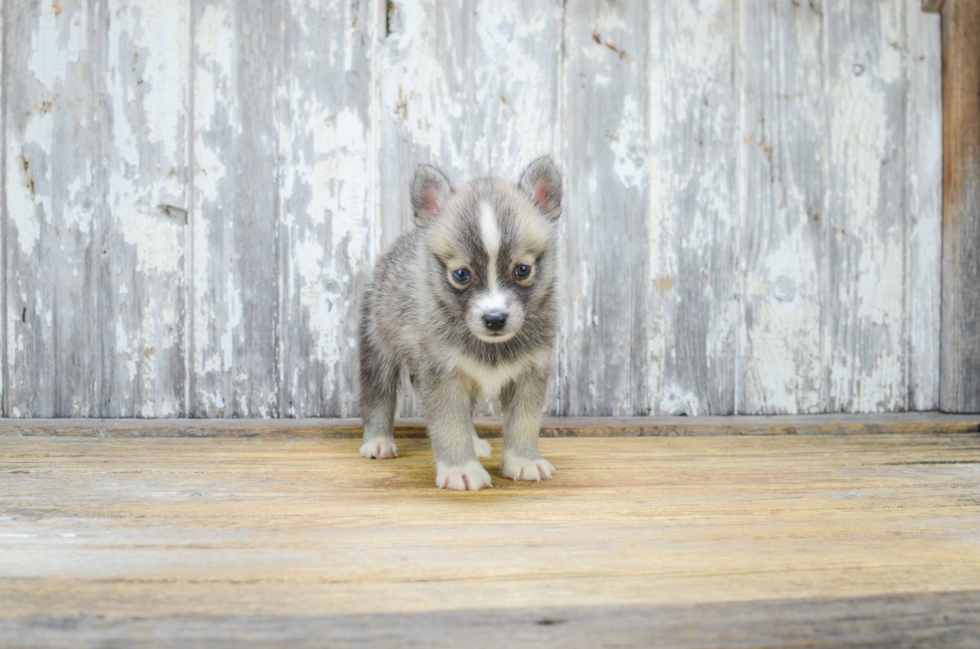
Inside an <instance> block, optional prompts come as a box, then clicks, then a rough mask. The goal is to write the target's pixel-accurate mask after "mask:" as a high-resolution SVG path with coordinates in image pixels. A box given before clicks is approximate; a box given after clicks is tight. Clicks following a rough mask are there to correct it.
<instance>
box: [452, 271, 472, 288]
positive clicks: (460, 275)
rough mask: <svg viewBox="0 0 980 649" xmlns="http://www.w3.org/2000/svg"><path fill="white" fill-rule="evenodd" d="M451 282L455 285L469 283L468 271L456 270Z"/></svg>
mask: <svg viewBox="0 0 980 649" xmlns="http://www.w3.org/2000/svg"><path fill="white" fill-rule="evenodd" d="M453 281H454V282H456V283H457V284H466V283H467V282H469V281H470V271H468V270H466V269H465V268H457V269H456V270H454V271H453Z"/></svg>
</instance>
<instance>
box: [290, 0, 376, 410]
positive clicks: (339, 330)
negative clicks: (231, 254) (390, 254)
mask: <svg viewBox="0 0 980 649" xmlns="http://www.w3.org/2000/svg"><path fill="white" fill-rule="evenodd" d="M287 4H288V8H289V10H288V12H287V14H286V17H285V32H284V41H283V42H284V60H283V69H282V80H281V88H280V93H281V95H282V96H283V97H284V98H285V101H284V104H285V106H284V109H283V111H282V113H281V115H282V122H281V124H280V141H281V147H280V149H281V151H282V152H283V156H284V158H283V171H282V174H281V177H280V202H281V207H280V210H281V214H282V223H281V225H280V234H279V236H280V241H281V250H282V254H281V259H280V268H281V274H282V279H281V281H282V296H283V297H282V304H281V313H282V315H281V322H282V326H281V334H280V357H281V367H282V377H281V381H282V399H283V401H282V414H283V416H289V417H311V416H327V417H349V416H352V415H353V414H354V412H355V409H356V394H357V356H356V339H357V327H358V314H357V306H358V305H357V303H356V302H357V297H358V296H359V295H360V293H361V291H362V289H363V287H364V284H365V281H366V279H367V276H368V273H369V271H370V269H371V266H372V265H373V262H374V259H375V257H376V251H377V249H378V243H379V239H380V235H381V232H380V224H379V212H378V202H377V192H378V184H379V163H378V160H379V155H378V146H379V143H378V141H377V137H376V133H375V131H376V128H375V115H374V113H375V111H376V97H375V92H374V89H375V83H374V78H373V75H374V74H375V73H376V66H375V57H376V53H377V43H378V37H379V35H378V27H379V26H380V25H381V22H380V21H381V18H382V17H381V15H380V13H379V11H378V9H379V8H381V6H382V5H381V3H379V2H361V1H359V0H333V1H331V2H326V3H319V4H313V5H311V4H310V3H308V2H306V1H305V0H291V1H290V2H289V3H287Z"/></svg>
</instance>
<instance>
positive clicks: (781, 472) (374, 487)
mask: <svg viewBox="0 0 980 649" xmlns="http://www.w3.org/2000/svg"><path fill="white" fill-rule="evenodd" d="M978 441H980V436H978V434H977V433H971V434H960V435H941V434H938V435H937V434H930V435H921V434H907V435H887V434H884V435H851V436H848V435H842V436H800V435H797V436H773V437H761V436H760V437H724V436H721V437H697V438H691V437H687V438H685V437H660V438H637V439H624V438H619V439H596V438H580V439H545V440H543V441H542V444H541V447H542V449H541V450H542V452H543V453H544V454H545V455H546V456H547V457H549V458H550V459H551V460H552V462H554V464H555V466H556V467H557V468H558V471H557V473H556V477H555V479H554V480H552V481H549V482H545V483H532V484H526V483H510V482H505V481H503V480H502V479H500V478H499V477H498V478H495V482H496V484H495V487H496V488H494V489H492V490H486V491H481V492H479V493H471V494H459V493H448V492H445V491H441V490H438V489H436V488H435V487H434V486H433V485H432V471H433V469H432V466H431V455H430V453H429V449H428V444H427V443H426V442H424V441H423V440H417V441H416V440H405V441H403V442H402V443H401V444H400V450H401V451H402V457H400V458H398V459H397V460H392V461H386V462H381V461H367V460H363V459H362V458H360V457H358V456H357V446H358V444H359V442H358V441H357V440H354V439H350V440H324V439H302V438H297V439H179V440H175V439H113V440H105V439H95V438H70V437H58V438H37V437H35V438H25V437H12V436H3V437H0V458H2V460H0V491H2V493H3V494H4V498H3V500H2V501H0V545H2V548H3V550H2V552H0V633H2V634H3V638H2V641H3V644H5V645H11V644H13V645H16V643H17V642H24V641H25V640H24V638H30V639H32V640H36V642H37V643H39V644H44V643H48V644H51V643H53V641H54V640H53V639H56V638H63V637H65V636H64V635H63V634H65V633H67V632H69V631H72V630H74V631H75V632H76V636H75V639H76V644H79V645H80V646H84V645H82V644H81V643H82V642H83V641H84V642H89V643H94V642H95V641H96V640H98V639H103V640H105V639H106V638H118V639H119V641H120V642H121V643H122V644H126V642H125V640H126V639H135V638H145V637H147V636H146V634H147V633H148V632H149V631H150V630H152V632H153V634H154V638H155V640H156V642H159V643H166V642H172V641H173V639H175V638H176V639H179V638H181V637H182V636H181V634H182V633H190V634H193V637H196V638H199V643H200V644H207V642H213V643H216V644H217V643H219V642H220V640H219V636H221V634H222V632H228V631H231V630H232V629H233V628H235V629H238V631H236V633H240V634H242V635H241V638H240V639H242V640H246V639H247V634H249V633H250V632H253V631H254V632H261V634H269V635H259V636H257V637H258V639H260V640H262V639H264V640H266V642H267V643H269V644H273V642H274V641H279V640H281V639H282V638H284V637H286V636H288V635H289V634H291V633H296V632H297V631H298V630H310V629H315V628H317V626H318V625H319V624H322V622H317V620H321V619H322V618H324V617H328V616H345V617H342V618H340V619H339V620H338V621H337V625H336V626H335V628H337V629H347V632H348V633H349V634H350V635H349V636H348V637H347V640H346V642H349V643H356V642H358V641H364V640H365V639H370V638H374V639H375V640H377V641H378V642H380V641H381V639H378V638H377V636H375V635H373V634H369V633H367V632H365V631H364V630H363V628H362V626H363V623H358V620H357V618H351V617H346V616H368V615H371V616H376V617H375V618H374V620H375V621H376V622H381V621H390V622H391V625H390V626H384V627H382V626H379V625H378V624H375V628H377V629H380V628H387V629H388V630H389V631H391V632H392V633H396V632H398V631H402V630H407V629H411V628H413V625H415V624H419V623H421V622H422V621H424V620H426V619H428V620H429V621H431V622H433V623H434V624H443V623H446V624H448V625H449V627H450V629H452V628H453V627H455V626H456V625H458V624H463V625H468V624H472V623H474V621H475V620H479V619H483V620H495V619H508V618H509V619H511V620H512V622H511V624H517V622H516V621H514V620H516V619H521V620H525V622H524V624H527V618H526V617H524V616H527V615H533V616H534V617H533V618H532V619H533V620H534V621H535V622H537V621H538V620H541V619H547V620H552V621H554V624H553V626H559V627H560V626H561V625H562V624H563V622H558V620H567V619H568V618H570V617H574V618H576V619H580V618H581V619H589V618H595V617H598V616H600V615H605V616H611V617H612V619H617V618H619V619H620V620H621V624H619V625H618V627H617V628H618V629H619V631H618V633H621V634H624V635H621V636H618V637H620V638H624V639H628V640H630V641H631V642H634V643H639V644H643V642H642V638H644V637H649V636H648V635H644V634H649V633H651V632H653V631H657V630H660V631H662V632H663V633H665V634H666V635H665V637H664V638H663V643H664V644H667V645H668V646H669V645H670V643H671V642H676V643H678V644H679V645H680V646H689V645H684V644H683V643H684V642H689V641H690V639H691V638H692V637H695V638H696V637H706V638H708V637H710V639H711V640H712V642H709V641H708V640H707V639H706V640H705V641H704V642H703V643H702V644H700V645H694V646H746V645H747V644H748V645H752V646H759V645H765V646H783V644H791V643H790V639H794V638H795V640H794V642H795V643H796V645H797V646H798V645H799V644H807V645H808V646H810V645H813V646H821V644H820V643H821V642H823V643H825V644H826V643H830V642H831V641H832V640H835V639H836V640H837V641H840V637H838V636H835V635H833V633H834V632H835V631H836V630H841V631H842V632H845V633H851V634H857V633H863V634H871V635H867V636H860V637H865V638H866V639H867V644H868V645H870V646H881V644H882V642H883V640H881V639H882V638H886V639H891V640H892V641H893V643H892V644H894V643H897V644H898V645H899V646H916V645H914V644H912V640H915V639H916V638H919V639H920V640H922V641H921V642H920V645H919V646H923V645H924V644H928V643H927V640H928V639H931V640H932V641H934V642H936V643H938V645H942V646H957V645H955V644H944V643H943V642H942V638H954V639H955V638H957V637H960V638H962V637H964V636H957V635H956V633H958V632H962V633H965V632H966V630H967V629H972V628H973V627H972V626H970V625H973V626H976V624H977V621H978V611H977V605H976V591H977V590H980V589H978V584H980V549H978V546H977V544H976V542H975V530H976V528H977V525H978V524H980V504H978V503H980V487H978V482H977V467H978V466H980V444H978ZM493 447H494V454H495V458H494V459H491V460H488V461H487V462H486V465H487V467H488V469H489V470H490V471H491V473H492V474H494V475H498V470H499V459H498V458H499V452H500V445H499V442H498V441H494V442H493ZM957 591H961V592H957ZM944 593H946V594H945V595H944ZM721 602H726V604H721ZM641 611H646V612H649V613H650V614H651V615H649V616H647V617H644V616H642V615H641V614H640V612H641ZM711 611H717V612H718V615H717V616H715V615H711ZM858 611H860V612H861V614H860V615H857V614H856V612H858ZM845 612H850V613H852V614H851V615H846V614H845ZM904 614H907V615H909V616H911V617H912V619H914V620H921V621H926V620H930V621H931V623H930V624H929V625H928V628H921V629H917V627H916V625H915V624H909V623H908V622H909V620H908V618H906V621H905V622H903V621H902V620H901V616H902V615H904ZM418 615H427V616H429V617H428V618H425V617H415V616H418ZM377 616H380V617H377ZM451 617H455V619H456V620H457V622H456V623H453V622H451V621H450V618H451ZM736 618H737V620H736ZM719 619H722V620H724V619H728V620H732V622H733V626H728V627H726V626H724V625H721V624H720V623H719V622H718V620H719ZM670 620H672V622H671V621H670ZM822 620H827V623H826V624H821V621H822ZM861 620H865V621H864V622H862V621H861ZM874 620H879V622H876V621H874ZM880 620H893V623H892V624H882V623H880ZM569 623H571V622H569ZM188 625H189V626H188ZM399 625H403V626H399ZM665 625H666V626H665ZM535 626H538V625H537V624H535ZM541 626H548V624H543V625H541ZM554 631H555V632H556V633H558V632H559V631H560V629H554ZM583 633H584V631H583ZM752 633H755V634H757V635H751V634H752ZM889 633H891V634H892V635H890V636H889V635H888V634H889ZM28 634H30V635H28ZM59 634H62V635H59ZM113 634H119V635H117V636H113ZM703 634H708V635H703ZM742 634H750V635H749V636H748V637H749V638H756V640H755V642H752V641H751V640H749V639H746V636H744V635H742ZM758 634H761V635H758ZM767 634H774V635H771V636H770V635H767ZM781 634H789V635H786V636H784V635H781ZM793 634H800V635H795V636H794V635H793ZM930 634H931V635H930ZM768 637H772V638H774V639H773V640H772V642H771V643H769V644H768V645H766V643H763V642H761V641H760V640H759V638H768ZM846 637H848V638H854V637H859V636H855V635H847V636H846ZM972 637H974V638H975V635H974V636H972ZM45 638H48V640H45ZM804 638H807V639H809V642H805V641H804ZM923 638H925V639H923ZM254 639H255V636H253V640H254ZM780 639H781V640H780ZM777 640H780V642H782V643H783V644H780V643H779V642H777ZM739 643H741V644H739ZM885 644H889V643H885ZM934 646H935V645H934ZM960 646H968V645H960Z"/></svg>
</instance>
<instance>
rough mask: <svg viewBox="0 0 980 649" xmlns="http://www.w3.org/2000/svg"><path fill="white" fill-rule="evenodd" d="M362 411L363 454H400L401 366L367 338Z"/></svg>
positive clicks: (364, 342) (363, 351)
mask: <svg viewBox="0 0 980 649" xmlns="http://www.w3.org/2000/svg"><path fill="white" fill-rule="evenodd" d="M360 351H361V414H362V416H363V417H364V441H363V443H362V444H361V457H366V458H377V459H379V460H386V459H388V458H393V457H398V447H397V446H395V430H394V423H395V404H396V403H397V401H398V371H399V367H398V365H397V364H395V363H394V362H393V360H392V359H390V358H387V357H386V356H385V355H384V354H382V353H380V350H379V349H378V348H377V346H376V345H374V344H373V343H372V342H371V341H369V340H366V337H362V339H361V350H360Z"/></svg>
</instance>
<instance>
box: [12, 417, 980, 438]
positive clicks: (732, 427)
mask: <svg viewBox="0 0 980 649" xmlns="http://www.w3.org/2000/svg"><path fill="white" fill-rule="evenodd" d="M474 424H475V426H476V430H477V432H478V433H479V434H480V435H481V436H483V437H500V434H501V420H500V419H486V418H478V419H475V420H474ZM363 432H364V430H363V428H362V427H361V420H360V419H280V420H266V419H156V420H152V421H147V420H144V419H28V420H21V419H6V420H0V436H3V435H10V436H18V437H32V436H41V437H47V436H55V437H64V436H69V437H71V436H81V437H99V438H104V437H249V438H251V437H274V438H280V437H282V438H291V437H324V438H351V439H360V438H361V436H362V434H363ZM976 432H980V417H977V416H976V415H947V414H940V413H934V412H933V413H885V414H875V415H790V416H786V415H783V416H779V415H775V416H740V417H727V416H720V417H545V418H544V420H543V421H542V424H541V436H542V437H661V436H668V437H677V436H684V437H687V436H703V435H882V434H887V435H906V434H925V433H942V434H949V435H952V434H960V433H976ZM425 436H426V425H425V421H424V420H422V419H417V418H406V419H396V420H395V437H397V438H399V439H400V438H403V437H408V438H420V437H425Z"/></svg>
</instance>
